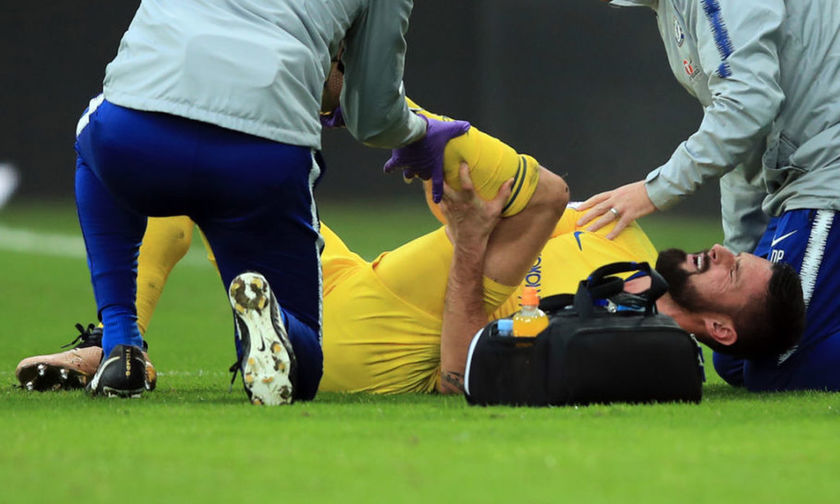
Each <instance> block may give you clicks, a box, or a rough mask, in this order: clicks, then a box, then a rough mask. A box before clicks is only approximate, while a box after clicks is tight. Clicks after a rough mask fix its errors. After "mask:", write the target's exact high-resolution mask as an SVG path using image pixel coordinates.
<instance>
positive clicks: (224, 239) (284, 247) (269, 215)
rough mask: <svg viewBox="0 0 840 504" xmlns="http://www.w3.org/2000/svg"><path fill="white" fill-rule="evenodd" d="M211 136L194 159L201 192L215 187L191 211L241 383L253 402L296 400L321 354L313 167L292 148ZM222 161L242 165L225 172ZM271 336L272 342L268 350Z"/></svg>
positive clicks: (309, 390)
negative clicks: (228, 313)
mask: <svg viewBox="0 0 840 504" xmlns="http://www.w3.org/2000/svg"><path fill="white" fill-rule="evenodd" d="M220 140H221V139H220ZM213 143H216V144H220V142H208V144H207V148H206V151H205V152H204V154H203V156H204V157H206V158H207V159H206V161H205V162H204V164H205V165H207V166H208V169H209V170H211V171H212V172H213V173H214V174H215V175H216V176H213V177H208V180H213V181H214V183H213V184H214V185H213V186H212V187H207V188H205V192H207V193H208V194H212V193H214V192H215V191H222V192H223V194H222V195H220V197H219V198H216V200H215V203H214V201H212V200H211V201H208V202H207V205H208V207H207V208H206V210H205V211H204V212H202V214H199V215H195V216H194V218H195V220H196V222H197V223H198V225H199V227H200V228H201V229H202V231H203V232H204V234H205V235H206V237H207V240H208V241H209V243H210V245H211V248H212V252H213V254H214V255H215V258H216V262H217V264H218V268H219V273H220V275H221V277H222V281H223V282H224V283H225V285H227V286H229V296H230V298H231V304H232V306H233V308H234V311H235V319H236V321H237V331H238V334H239V336H240V338H239V340H237V353H238V357H239V358H240V362H241V370H242V374H243V380H244V382H245V385H246V390H247V391H248V392H249V394H250V395H251V398H252V401H254V402H255V403H256V402H260V403H267V404H272V403H282V402H289V401H290V400H291V399H292V396H289V395H288V393H289V392H290V391H291V393H292V394H293V397H294V398H295V399H311V398H312V397H314V395H315V393H316V391H317V387H318V382H319V381H320V378H321V371H322V360H323V357H322V352H321V346H320V325H321V304H320V303H321V271H320V265H319V257H318V254H319V252H320V247H321V239H320V236H319V234H318V221H317V217H316V212H315V208H314V201H313V199H312V188H313V187H314V184H315V181H316V180H317V178H318V175H319V172H320V169H319V167H318V166H317V164H316V163H315V162H314V160H313V156H312V154H311V152H310V151H309V150H308V149H304V148H301V147H293V146H288V145H282V144H278V143H275V142H267V141H263V140H261V139H256V138H255V137H254V139H253V141H251V142H244V143H243V144H240V145H234V146H232V147H231V146H229V147H228V148H225V147H222V146H218V147H213V146H212V144H213ZM226 158H228V160H229V161H230V162H231V163H232V164H239V165H241V166H247V167H248V169H247V170H241V171H239V172H232V173H231V172H230V170H228V168H229V166H231V165H230V164H227V165H225V164H224V163H225V162H226ZM255 202H256V203H257V204H256V205H255ZM246 272H255V273H258V274H259V275H258V276H257V275H254V274H250V273H247V274H246ZM274 306H276V309H275V308H273V307H274ZM267 307H268V308H267ZM274 332H276V333H277V334H276V337H274V336H275V335H274V334H273V333H274ZM266 335H267V336H266ZM265 338H268V339H265ZM263 342H265V343H266V344H265V345H262V343H263ZM273 343H279V344H280V347H277V350H278V352H279V353H278V354H277V355H275V354H273V353H271V349H272V348H274V345H273ZM287 346H288V348H286V347H287ZM260 347H264V348H263V350H260ZM265 348H268V349H269V350H265ZM286 354H288V355H286ZM275 364H276V365H277V366H280V367H283V368H288V369H289V370H288V371H287V372H286V377H287V379H288V381H289V383H285V382H284V381H285V379H286V377H280V376H275V373H274V372H275V371H277V370H276V369H274V366H275ZM267 368H270V369H267ZM291 368H293V369H291ZM263 380H267V381H263ZM280 382H284V383H280ZM263 384H265V385H266V387H267V388H268V390H264V388H266V387H263ZM269 384H270V385H269ZM288 385H291V390H289V389H288V388H287V386H288ZM275 386H276V387H275ZM272 387H275V388H272ZM278 397H279V398H278Z"/></svg>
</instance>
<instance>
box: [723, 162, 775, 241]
mask: <svg viewBox="0 0 840 504" xmlns="http://www.w3.org/2000/svg"><path fill="white" fill-rule="evenodd" d="M756 168H758V170H757V171H758V173H755V172H756ZM766 196H767V191H766V189H765V186H764V184H763V179H762V178H761V171H760V166H758V167H756V166H754V164H753V166H751V165H750V164H740V165H738V166H737V167H736V168H735V169H734V170H732V171H731V172H729V173H727V174H726V175H724V176H723V177H722V178H721V179H720V214H721V220H722V224H723V245H724V246H725V247H726V248H728V249H729V250H731V251H733V252H735V253H739V252H752V251H753V250H755V247H756V245H758V241H759V240H760V239H761V236H762V235H763V234H764V231H765V230H766V229H767V223H768V222H769V221H770V218H769V216H768V215H767V214H766V213H764V211H763V210H762V209H761V204H762V202H763V201H764V198H765V197H766Z"/></svg>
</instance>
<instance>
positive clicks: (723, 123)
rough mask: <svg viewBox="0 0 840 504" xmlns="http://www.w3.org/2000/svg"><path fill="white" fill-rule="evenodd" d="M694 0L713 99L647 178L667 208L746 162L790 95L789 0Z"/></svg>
mask: <svg viewBox="0 0 840 504" xmlns="http://www.w3.org/2000/svg"><path fill="white" fill-rule="evenodd" d="M691 3H692V4H693V5H694V9H695V11H694V12H693V13H692V16H691V17H692V18H693V26H690V27H689V28H688V29H689V30H690V31H692V32H694V33H695V34H696V39H697V49H698V52H699V57H700V64H701V66H702V68H703V69H704V70H705V72H706V73H707V75H708V84H709V90H710V92H711V95H712V103H711V104H710V105H709V106H708V107H706V109H705V110H704V115H703V121H702V122H701V124H700V128H699V129H698V130H697V131H696V132H695V133H694V134H693V135H691V136H690V137H689V138H688V140H686V141H685V142H683V143H682V144H680V145H679V147H677V150H676V151H675V152H674V153H673V155H672V156H671V159H670V160H668V162H667V163H665V164H664V165H662V166H660V167H659V168H657V169H655V170H653V171H652V172H650V173H649V174H648V176H647V178H646V184H645V186H646V188H647V191H648V196H649V197H650V199H651V201H652V202H653V204H654V205H656V207H657V208H659V209H660V210H661V209H665V208H668V207H670V206H672V205H673V204H675V203H676V202H677V201H679V200H680V199H681V198H682V197H684V196H686V195H689V194H691V193H693V192H694V191H695V190H696V189H697V187H698V186H699V185H700V184H701V183H702V182H703V181H705V180H708V179H709V178H713V177H721V176H722V175H723V174H724V173H726V172H727V171H729V170H731V169H733V168H734V167H735V166H737V165H738V164H740V163H741V162H743V161H744V159H745V158H746V157H747V156H749V155H750V153H751V152H753V151H754V150H755V149H756V148H758V147H759V145H760V143H761V142H762V141H763V139H764V137H765V136H766V135H767V133H768V132H769V130H770V126H771V124H772V121H773V119H774V118H775V117H776V115H777V113H778V110H779V107H780V106H781V103H782V101H783V100H784V93H783V92H782V89H781V87H780V85H779V56H778V51H777V46H778V39H779V37H780V28H781V25H782V22H783V20H784V15H785V6H784V2H783V0H766V1H762V2H744V1H743V0H696V1H694V2H691Z"/></svg>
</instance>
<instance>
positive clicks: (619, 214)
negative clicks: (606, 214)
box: [610, 207, 621, 219]
mask: <svg viewBox="0 0 840 504" xmlns="http://www.w3.org/2000/svg"><path fill="white" fill-rule="evenodd" d="M610 213H611V214H613V215H614V216H615V218H616V219H618V218H619V217H621V212H619V211H618V209H617V208H616V207H611V208H610Z"/></svg>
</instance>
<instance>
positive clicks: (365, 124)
mask: <svg viewBox="0 0 840 504" xmlns="http://www.w3.org/2000/svg"><path fill="white" fill-rule="evenodd" d="M412 6H413V1H412V0H371V1H370V2H369V4H368V6H367V9H366V10H365V12H364V13H363V14H362V15H361V16H360V17H359V18H357V19H356V22H355V23H354V24H353V26H352V27H351V28H350V30H348V32H347V35H346V37H345V50H344V56H343V61H344V89H343V90H342V93H341V108H342V111H343V113H344V120H345V122H346V124H347V129H348V130H349V131H350V133H351V134H352V135H353V136H354V137H355V138H356V139H357V140H359V141H360V142H364V143H365V144H367V145H370V146H372V147H382V148H394V147H401V146H403V145H405V144H408V143H411V142H413V141H415V140H418V139H420V138H421V137H422V136H423V135H424V134H425V132H426V123H425V122H424V121H423V120H422V119H420V118H419V117H418V116H416V115H414V114H412V113H411V112H410V111H409V110H408V106H407V105H406V103H405V90H404V89H403V85H402V79H403V67H404V64H405V50H406V43H405V33H406V31H407V30H408V18H409V16H410V15H411V9H412Z"/></svg>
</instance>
